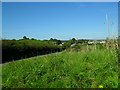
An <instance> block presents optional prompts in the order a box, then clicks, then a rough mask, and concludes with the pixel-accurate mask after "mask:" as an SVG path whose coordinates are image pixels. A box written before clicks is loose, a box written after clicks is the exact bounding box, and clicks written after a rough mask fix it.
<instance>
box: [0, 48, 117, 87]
mask: <svg viewBox="0 0 120 90" xmlns="http://www.w3.org/2000/svg"><path fill="white" fill-rule="evenodd" d="M91 47H92V46H91ZM2 70H3V73H2V78H3V82H2V86H3V88H8V87H9V88H99V85H102V86H103V88H117V87H118V58H117V54H116V52H115V50H112V49H105V48H104V49H98V48H97V49H95V50H93V49H90V50H86V49H85V47H84V48H82V49H81V50H80V51H75V50H66V51H64V52H62V53H55V54H52V55H48V56H44V57H33V58H29V59H23V60H20V61H16V62H12V63H9V64H4V65H3V68H2Z"/></svg>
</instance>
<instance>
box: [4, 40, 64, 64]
mask: <svg viewBox="0 0 120 90" xmlns="http://www.w3.org/2000/svg"><path fill="white" fill-rule="evenodd" d="M59 51H62V47H61V46H57V45H53V44H49V43H41V42H40V43H33V42H30V41H28V42H20V41H18V40H2V62H3V63H4V62H8V61H11V60H18V59H22V58H27V57H32V56H37V55H44V54H49V53H54V52H59Z"/></svg>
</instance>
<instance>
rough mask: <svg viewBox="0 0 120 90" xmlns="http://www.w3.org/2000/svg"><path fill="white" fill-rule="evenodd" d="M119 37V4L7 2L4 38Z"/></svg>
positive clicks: (4, 18) (62, 38)
mask: <svg viewBox="0 0 120 90" xmlns="http://www.w3.org/2000/svg"><path fill="white" fill-rule="evenodd" d="M106 14H107V15H108V20H109V30H110V35H111V37H113V36H115V35H116V36H117V33H118V3H116V2H101V3H100V2H3V3H2V38H4V39H21V38H22V37H23V36H27V37H28V38H36V39H40V40H43V39H50V38H56V39H60V40H68V39H71V38H76V39H105V38H106V37H107V30H106V23H105V22H106Z"/></svg>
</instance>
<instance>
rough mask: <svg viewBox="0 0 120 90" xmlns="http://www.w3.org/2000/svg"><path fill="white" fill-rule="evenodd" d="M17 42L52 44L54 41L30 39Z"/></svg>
mask: <svg viewBox="0 0 120 90" xmlns="http://www.w3.org/2000/svg"><path fill="white" fill-rule="evenodd" d="M19 42H32V43H54V41H45V40H30V39H24V40H19Z"/></svg>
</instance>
